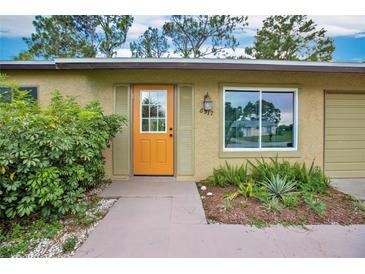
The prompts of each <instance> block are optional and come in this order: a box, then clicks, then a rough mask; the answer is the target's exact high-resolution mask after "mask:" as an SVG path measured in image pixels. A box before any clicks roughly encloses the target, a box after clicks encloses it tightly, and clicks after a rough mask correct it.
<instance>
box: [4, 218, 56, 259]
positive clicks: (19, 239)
mask: <svg viewBox="0 0 365 274" xmlns="http://www.w3.org/2000/svg"><path fill="white" fill-rule="evenodd" d="M62 229H63V225H62V224H61V223H60V222H59V221H58V220H55V221H45V220H44V219H39V220H37V221H29V220H26V221H20V222H14V223H11V224H10V227H8V228H6V229H5V228H2V229H1V227H0V258H1V257H11V256H13V255H18V256H22V255H24V254H26V253H27V252H28V251H29V250H30V249H32V248H33V247H34V246H35V245H36V244H37V242H38V241H39V240H41V239H44V238H48V239H52V238H53V237H55V236H56V235H57V234H58V233H59V232H60V231H61V230H62Z"/></svg>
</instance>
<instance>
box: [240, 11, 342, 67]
mask: <svg viewBox="0 0 365 274" xmlns="http://www.w3.org/2000/svg"><path fill="white" fill-rule="evenodd" d="M245 51H246V54H248V55H251V56H252V57H254V58H256V59H274V60H305V61H330V60H331V59H332V53H333V52H334V51H335V46H334V45H333V39H331V38H329V37H327V36H326V30H325V29H323V28H321V29H318V27H317V25H316V23H315V22H314V21H313V20H311V19H308V18H307V16H305V15H286V16H282V15H275V16H270V17H268V18H266V19H265V20H264V21H263V26H262V28H261V29H260V30H258V31H257V34H256V36H255V42H254V45H253V47H248V48H246V49H245Z"/></svg>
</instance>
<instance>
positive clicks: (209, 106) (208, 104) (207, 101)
mask: <svg viewBox="0 0 365 274" xmlns="http://www.w3.org/2000/svg"><path fill="white" fill-rule="evenodd" d="M200 112H201V113H203V112H204V113H205V114H207V115H209V114H210V115H213V101H212V99H211V98H210V96H209V94H208V92H207V94H205V95H204V99H203V107H202V108H201V109H200Z"/></svg>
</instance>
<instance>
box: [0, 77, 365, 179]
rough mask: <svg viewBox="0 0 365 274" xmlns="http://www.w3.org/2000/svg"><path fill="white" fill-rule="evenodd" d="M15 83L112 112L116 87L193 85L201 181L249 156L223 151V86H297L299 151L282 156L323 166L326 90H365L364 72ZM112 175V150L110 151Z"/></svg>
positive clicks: (108, 169) (43, 100) (41, 94)
mask: <svg viewBox="0 0 365 274" xmlns="http://www.w3.org/2000/svg"><path fill="white" fill-rule="evenodd" d="M5 73H6V74H7V75H8V76H9V78H10V79H12V80H16V81H18V82H19V83H20V84H21V85H35V86H38V87H39V100H40V102H41V104H42V105H43V106H44V105H46V104H47V103H48V102H49V99H50V92H51V90H53V89H59V90H61V91H62V93H63V94H66V95H75V96H77V100H78V101H79V102H80V103H82V104H85V103H86V102H89V101H90V100H93V99H98V100H99V101H100V102H101V103H102V104H103V106H104V108H105V111H106V113H111V112H112V111H113V96H112V95H113V85H115V84H118V83H148V84H153V83H156V84H157V83H158V84H182V83H184V84H187V83H190V84H193V85H194V91H195V107H194V110H195V178H196V179H202V178H204V177H206V176H208V175H210V174H211V172H212V169H213V168H214V167H216V166H218V165H219V164H222V163H224V161H225V160H227V161H229V162H231V163H241V162H242V161H243V158H242V157H240V158H238V157H236V156H235V155H232V154H224V155H223V154H222V153H220V149H219V148H220V146H219V138H220V136H219V134H220V130H221V129H220V110H221V107H222V103H221V102H219V86H220V84H221V83H231V84H233V83H239V84H240V85H246V84H247V85H265V86H270V85H273V86H276V87H278V86H280V85H282V86H285V87H287V86H293V87H298V88H299V94H298V95H299V105H298V107H299V124H298V127H299V130H298V151H297V152H285V153H280V152H279V153H278V155H279V156H283V157H289V159H290V160H292V161H296V160H303V161H307V162H310V161H312V160H313V159H315V160H316V163H317V164H318V165H320V166H323V134H324V126H323V123H324V92H323V91H324V90H325V89H327V90H328V89H329V90H333V89H335V90H364V88H365V77H364V75H360V74H339V73H333V74H328V73H327V74H324V73H294V72H290V73H281V72H238V71H184V70H159V71H152V70H94V71H83V70H63V71H7V72H5ZM206 92H209V95H210V96H211V98H212V99H213V103H214V114H213V115H212V116H207V115H204V114H201V113H200V112H199V110H200V108H201V104H202V100H203V96H204V94H205V93H206ZM276 154H277V152H271V153H267V152H262V153H247V154H245V158H252V157H260V156H275V155H276ZM105 156H106V167H105V168H106V174H107V176H108V177H110V176H111V174H112V163H111V150H108V151H106V152H105Z"/></svg>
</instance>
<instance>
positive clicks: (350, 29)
mask: <svg viewBox="0 0 365 274" xmlns="http://www.w3.org/2000/svg"><path fill="white" fill-rule="evenodd" d="M310 18H312V19H313V20H314V21H315V22H316V23H317V24H318V26H319V27H323V28H325V29H326V30H327V33H328V35H329V36H356V35H357V34H358V33H361V32H365V16H364V15H312V16H310Z"/></svg>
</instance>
